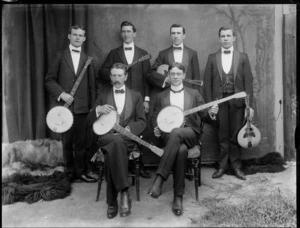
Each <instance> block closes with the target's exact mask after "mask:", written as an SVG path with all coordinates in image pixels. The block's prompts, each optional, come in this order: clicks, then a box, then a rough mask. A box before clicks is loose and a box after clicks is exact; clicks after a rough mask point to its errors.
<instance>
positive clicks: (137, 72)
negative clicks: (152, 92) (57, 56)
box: [99, 21, 151, 178]
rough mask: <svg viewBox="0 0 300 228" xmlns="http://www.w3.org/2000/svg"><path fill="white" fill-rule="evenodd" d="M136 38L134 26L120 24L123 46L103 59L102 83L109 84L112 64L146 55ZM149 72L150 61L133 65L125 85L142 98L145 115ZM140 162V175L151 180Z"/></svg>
mask: <svg viewBox="0 0 300 228" xmlns="http://www.w3.org/2000/svg"><path fill="white" fill-rule="evenodd" d="M135 37H136V28H135V26H134V25H133V24H132V23H131V22H129V21H123V22H122V23H121V38H122V40H123V44H122V45H121V46H120V47H118V48H116V49H114V50H112V51H110V53H109V54H108V56H107V58H106V59H105V61H104V63H103V65H102V68H101V70H100V72H99V74H100V78H101V79H102V81H103V83H106V84H109V83H111V81H110V68H111V66H112V65H113V64H114V63H123V64H125V65H129V64H131V63H132V62H134V61H136V60H138V59H139V58H141V57H142V56H145V55H147V54H148V52H147V51H145V50H143V49H141V48H139V47H138V46H136V45H135V44H134V38H135ZM149 70H150V60H149V59H147V60H144V61H141V62H138V63H137V64H135V65H133V66H132V67H131V68H129V69H128V79H127V80H126V82H125V84H126V86H127V88H129V89H133V90H135V91H137V92H139V93H141V95H142V97H143V106H144V110H145V113H148V112H149V102H150V97H149V85H148V82H147V80H146V76H147V74H148V73H149ZM140 161H141V164H140V166H141V169H140V175H141V177H143V178H151V174H150V173H149V172H146V171H145V170H144V168H143V167H144V166H143V163H142V159H140Z"/></svg>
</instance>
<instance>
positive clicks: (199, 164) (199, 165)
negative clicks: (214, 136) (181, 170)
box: [198, 155, 201, 187]
mask: <svg viewBox="0 0 300 228" xmlns="http://www.w3.org/2000/svg"><path fill="white" fill-rule="evenodd" d="M198 168H199V169H198V170H199V174H198V181H199V182H198V186H199V187H200V186H201V155H200V156H199V162H198Z"/></svg>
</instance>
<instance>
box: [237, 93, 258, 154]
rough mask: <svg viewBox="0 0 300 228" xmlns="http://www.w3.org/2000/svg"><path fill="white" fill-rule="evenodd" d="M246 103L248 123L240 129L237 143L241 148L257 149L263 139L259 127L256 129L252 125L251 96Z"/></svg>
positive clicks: (246, 99)
mask: <svg viewBox="0 0 300 228" xmlns="http://www.w3.org/2000/svg"><path fill="white" fill-rule="evenodd" d="M245 102H246V111H247V115H246V121H245V122H246V123H245V124H244V126H243V127H242V128H241V129H240V131H239V133H238V135H237V141H238V143H239V144H240V146H241V147H243V148H246V149H251V148H253V147H256V146H257V145H258V144H259V142H260V139H261V134H260V131H259V130H258V128H257V127H255V126H254V125H253V124H252V121H251V120H250V106H249V96H247V97H246V98H245Z"/></svg>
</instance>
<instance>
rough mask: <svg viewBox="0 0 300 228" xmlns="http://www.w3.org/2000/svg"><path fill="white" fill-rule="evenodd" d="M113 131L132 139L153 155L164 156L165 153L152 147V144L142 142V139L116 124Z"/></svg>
mask: <svg viewBox="0 0 300 228" xmlns="http://www.w3.org/2000/svg"><path fill="white" fill-rule="evenodd" d="M113 129H114V130H116V131H118V132H120V133H121V134H123V135H125V136H127V137H129V138H131V139H132V140H134V141H136V142H138V143H140V144H142V145H143V146H145V147H147V148H149V149H150V150H151V151H152V152H153V153H155V154H156V155H158V156H160V157H161V156H162V155H163V153H164V151H163V150H162V149H160V148H158V147H156V146H154V145H151V144H150V143H147V142H146V141H144V140H142V139H141V138H140V137H138V136H136V135H134V134H132V133H131V132H130V131H127V130H126V129H125V128H123V127H121V126H120V125H119V124H117V123H115V125H114V126H113Z"/></svg>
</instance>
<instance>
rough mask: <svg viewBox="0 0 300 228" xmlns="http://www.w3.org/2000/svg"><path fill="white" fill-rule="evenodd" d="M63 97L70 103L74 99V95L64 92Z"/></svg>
mask: <svg viewBox="0 0 300 228" xmlns="http://www.w3.org/2000/svg"><path fill="white" fill-rule="evenodd" d="M61 99H62V100H63V101H64V102H66V103H67V104H68V105H71V104H72V103H73V101H74V97H72V96H71V95H70V94H68V93H66V92H63V93H62V94H61Z"/></svg>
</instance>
